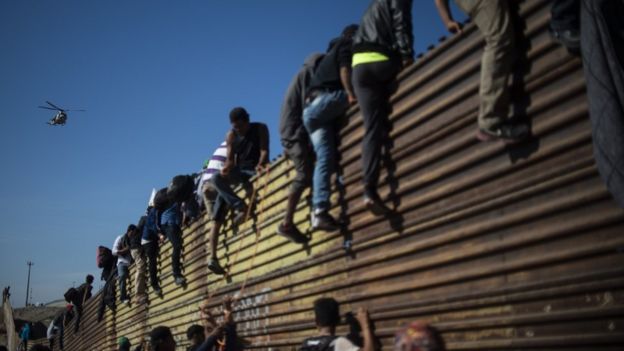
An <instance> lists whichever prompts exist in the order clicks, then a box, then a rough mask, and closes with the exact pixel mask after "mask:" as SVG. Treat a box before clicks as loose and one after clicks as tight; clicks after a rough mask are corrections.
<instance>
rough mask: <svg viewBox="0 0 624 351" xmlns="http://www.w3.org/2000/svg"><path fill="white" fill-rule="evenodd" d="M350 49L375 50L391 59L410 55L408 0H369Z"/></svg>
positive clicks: (412, 44)
mask: <svg viewBox="0 0 624 351" xmlns="http://www.w3.org/2000/svg"><path fill="white" fill-rule="evenodd" d="M353 45H354V46H353V52H355V53H358V52H379V53H382V54H384V55H387V56H388V57H390V58H393V59H401V58H412V57H413V56H414V48H413V46H414V35H413V33H412V0H373V2H372V3H371V4H370V5H369V7H368V9H367V10H366V13H365V14H364V17H362V22H361V23H360V27H359V29H358V31H357V32H356V34H355V36H354V38H353Z"/></svg>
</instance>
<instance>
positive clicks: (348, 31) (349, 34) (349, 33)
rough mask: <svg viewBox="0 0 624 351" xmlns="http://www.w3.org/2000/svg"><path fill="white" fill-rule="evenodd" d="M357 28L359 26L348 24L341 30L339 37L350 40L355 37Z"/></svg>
mask: <svg viewBox="0 0 624 351" xmlns="http://www.w3.org/2000/svg"><path fill="white" fill-rule="evenodd" d="M358 28H359V26H358V25H357V24H350V25H348V26H346V27H345V28H344V29H343V30H342V34H341V35H342V36H343V37H345V38H349V39H351V38H353V36H354V35H355V32H357V30H358Z"/></svg>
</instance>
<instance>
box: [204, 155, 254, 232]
mask: <svg viewBox="0 0 624 351" xmlns="http://www.w3.org/2000/svg"><path fill="white" fill-rule="evenodd" d="M255 174H256V171H255V170H253V169H240V168H238V167H232V169H231V170H230V173H229V174H228V175H227V176H223V175H221V173H215V175H213V176H212V178H210V180H209V181H210V182H212V185H213V188H214V189H215V191H216V192H217V194H218V195H217V198H216V199H215V202H214V205H213V207H212V219H213V220H215V221H224V220H225V215H226V208H227V207H229V208H232V209H241V208H243V207H245V202H244V201H243V199H241V198H240V197H238V195H236V193H235V192H234V190H233V189H232V188H233V187H235V186H236V185H238V184H245V183H249V179H251V177H253V176H254V175H255Z"/></svg>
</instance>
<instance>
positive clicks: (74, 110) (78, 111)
mask: <svg viewBox="0 0 624 351" xmlns="http://www.w3.org/2000/svg"><path fill="white" fill-rule="evenodd" d="M63 111H72V112H86V111H87V110H63Z"/></svg>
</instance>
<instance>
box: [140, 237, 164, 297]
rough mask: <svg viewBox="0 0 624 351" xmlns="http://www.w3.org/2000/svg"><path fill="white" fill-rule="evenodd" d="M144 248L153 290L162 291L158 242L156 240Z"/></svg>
mask: <svg viewBox="0 0 624 351" xmlns="http://www.w3.org/2000/svg"><path fill="white" fill-rule="evenodd" d="M142 246H143V252H145V257H146V258H147V267H148V271H149V277H150V283H151V284H152V288H153V289H160V284H159V283H158V242H156V241H155V240H154V241H151V242H149V243H147V244H143V245H142Z"/></svg>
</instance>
